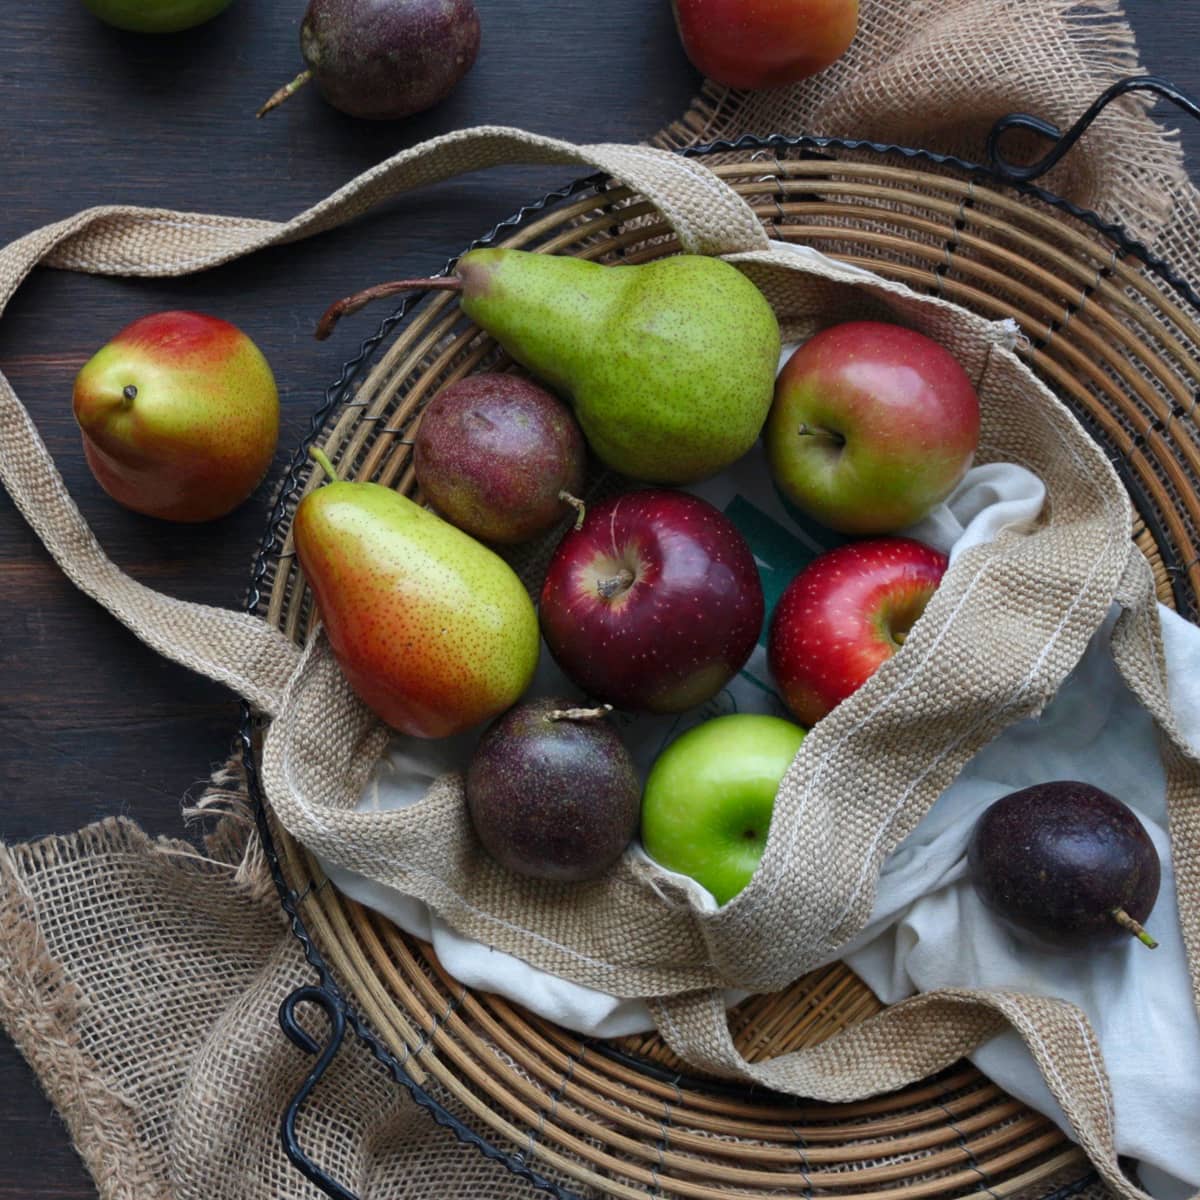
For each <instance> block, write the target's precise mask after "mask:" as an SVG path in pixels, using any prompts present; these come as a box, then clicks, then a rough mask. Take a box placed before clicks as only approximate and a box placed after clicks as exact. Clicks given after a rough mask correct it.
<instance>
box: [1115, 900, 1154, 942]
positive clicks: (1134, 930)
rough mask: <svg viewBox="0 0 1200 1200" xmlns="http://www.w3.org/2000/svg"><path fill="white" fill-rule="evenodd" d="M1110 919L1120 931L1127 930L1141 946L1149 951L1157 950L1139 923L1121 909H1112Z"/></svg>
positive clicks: (1152, 939)
mask: <svg viewBox="0 0 1200 1200" xmlns="http://www.w3.org/2000/svg"><path fill="white" fill-rule="evenodd" d="M1112 918H1113V920H1114V921H1116V923H1117V924H1118V925H1120V926H1121V928H1122V929H1127V930H1128V931H1129V932H1130V933H1131V934H1133V936H1134V937H1135V938H1137V940H1138V941H1139V942H1141V943H1142V945H1143V946H1149V947H1150V949H1151V950H1157V949H1158V943H1157V942H1156V941H1155V940H1154V938H1152V937H1151V936H1150V935H1149V934H1148V933H1147V932H1146V930H1145V929H1144V928H1143V927H1142V925H1141V923H1140V922H1138V921H1135V920H1134V919H1133V918H1132V917H1131V916H1130V915H1129V914H1128V913H1127V912H1126V911H1125V910H1124V909H1123V908H1114V909H1113V910H1112Z"/></svg>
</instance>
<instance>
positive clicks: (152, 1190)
mask: <svg viewBox="0 0 1200 1200" xmlns="http://www.w3.org/2000/svg"><path fill="white" fill-rule="evenodd" d="M180 851H183V852H186V853H188V854H189V855H194V853H195V852H194V850H192V848H191V847H190V846H187V845H186V844H185V843H179V842H170V841H165V840H164V841H162V842H158V843H155V842H152V840H151V839H150V838H148V837H147V836H146V835H145V834H144V833H143V832H142V831H141V830H140V829H139V828H138V827H137V826H136V825H134V824H133V823H132V822H130V821H126V820H123V819H121V818H117V817H113V818H109V819H107V820H105V821H101V822H99V823H98V824H95V825H89V826H87V827H86V828H84V829H81V830H80V831H79V832H78V833H74V834H70V835H67V836H64V837H52V838H45V839H43V840H42V841H39V842H34V843H31V844H29V845H26V846H22V847H20V848H17V849H10V848H9V847H7V846H4V845H0V1025H3V1027H4V1029H5V1030H6V1031H7V1033H8V1035H9V1037H11V1038H12V1040H13V1042H14V1044H15V1045H16V1047H17V1049H18V1050H19V1051H20V1052H21V1054H22V1056H23V1057H24V1058H25V1061H26V1062H28V1063H29V1066H30V1067H31V1068H32V1070H33V1072H34V1074H35V1075H36V1076H37V1077H38V1079H39V1081H40V1082H41V1086H42V1089H43V1091H44V1092H45V1093H46V1096H47V1098H48V1099H49V1100H50V1103H51V1104H53V1105H54V1107H55V1108H56V1109H57V1111H58V1113H59V1115H60V1116H61V1117H62V1119H63V1121H64V1122H65V1124H66V1126H67V1130H68V1132H69V1133H70V1135H71V1141H72V1142H73V1143H74V1145H75V1148H76V1150H77V1151H78V1152H79V1155H80V1157H81V1158H82V1159H83V1161H84V1164H85V1165H86V1166H87V1169H88V1170H89V1172H91V1175H92V1177H93V1179H94V1180H95V1181H96V1185H97V1187H98V1188H99V1190H100V1192H101V1193H102V1195H104V1196H105V1197H106V1200H171V1195H170V1192H169V1191H168V1190H166V1189H165V1188H164V1187H163V1186H162V1184H161V1181H160V1180H159V1179H158V1178H156V1176H155V1174H154V1172H153V1171H152V1170H151V1169H150V1168H149V1167H148V1165H147V1164H146V1163H145V1162H144V1161H143V1158H142V1155H141V1153H140V1151H139V1149H138V1141H137V1137H136V1135H135V1132H134V1115H133V1113H132V1112H131V1111H130V1110H129V1108H128V1106H127V1105H126V1104H125V1103H124V1101H123V1100H122V1099H121V1098H120V1097H119V1096H116V1095H114V1094H113V1093H112V1091H110V1090H109V1088H108V1087H107V1086H106V1085H105V1084H104V1082H103V1074H102V1072H101V1071H100V1068H99V1066H98V1065H97V1063H96V1062H95V1061H94V1060H93V1059H92V1058H91V1056H90V1055H88V1054H87V1053H85V1052H84V1050H83V1049H82V1048H81V1046H80V1042H79V1032H78V1029H79V1020H78V1017H79V1013H80V1011H81V1009H82V1007H83V1006H84V1004H85V1003H86V1002H85V1000H84V999H83V997H82V996H81V995H80V994H79V990H78V989H77V988H76V986H75V984H74V983H73V982H72V981H71V979H70V978H68V976H67V974H66V972H65V971H64V970H63V968H62V967H61V966H60V965H59V964H58V963H56V962H55V961H54V959H53V958H52V957H51V955H50V952H49V949H48V948H47V946H46V942H45V939H44V937H43V936H42V931H41V927H40V925H39V921H38V914H37V911H36V905H35V903H34V901H33V899H32V897H31V896H30V895H29V893H28V891H27V890H26V888H25V886H24V884H23V882H22V880H23V876H24V870H25V868H27V867H29V866H38V865H44V864H46V863H47V862H49V863H56V862H59V861H71V860H75V859H79V858H81V857H84V856H89V855H94V854H105V853H133V854H146V853H154V852H162V853H178V852H180Z"/></svg>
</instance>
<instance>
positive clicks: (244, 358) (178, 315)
mask: <svg viewBox="0 0 1200 1200" xmlns="http://www.w3.org/2000/svg"><path fill="white" fill-rule="evenodd" d="M73 408H74V412H75V419H76V421H78V423H79V427H80V430H81V431H82V433H83V447H84V453H85V454H86V456H87V461H88V465H89V466H90V467H91V468H92V472H93V473H94V474H95V476H96V479H97V480H98V481H99V483H100V486H101V487H103V488H104V490H105V491H106V492H107V493H108V494H109V495H110V496H111V497H112V498H113V499H114V500H116V501H118V502H119V503H121V504H123V505H125V507H126V508H131V509H133V510H134V511H135V512H140V513H146V514H148V515H149V516H152V517H162V518H165V519H166V520H171V521H189V522H194V521H209V520H212V519H214V518H216V517H222V516H224V515H225V514H226V513H228V512H230V511H231V510H233V509H234V508H236V507H237V506H238V505H239V504H241V503H242V501H243V500H245V499H246V498H247V497H248V496H249V495H250V493H251V492H253V491H254V489H255V488H256V487H257V486H258V484H259V482H260V481H261V480H262V478H263V476H264V475H265V474H266V472H267V468H268V467H269V466H270V465H271V459H272V457H273V456H274V454H275V445H276V442H277V440H278V437H279V394H278V391H277V390H276V387H275V378H274V376H273V375H272V374H271V368H270V366H269V365H268V364H267V360H266V359H265V358H264V357H263V355H262V352H261V351H260V350H259V349H258V347H257V346H256V345H255V344H254V343H253V342H252V341H251V340H250V339H249V338H248V337H247V336H246V335H245V334H244V333H243V332H242V331H241V330H240V329H238V328H237V327H236V326H234V325H231V324H229V322H228V321H222V320H220V319H219V318H217V317H209V316H205V315H203V314H202V313H194V312H160V313H154V314H152V315H151V316H147V317H142V318H141V319H140V320H138V321H134V322H133V324H132V325H128V326H126V328H124V329H122V330H121V332H120V333H118V334H117V335H116V337H114V338H113V340H112V341H111V342H109V343H108V344H107V345H106V346H104V347H102V348H101V349H100V350H98V351H97V352H96V354H95V355H93V357H92V358H91V359H90V360H89V361H88V362H87V363H86V364H85V365H84V367H83V369H82V370H81V371H80V372H79V374H78V375H77V376H76V378H75V388H74V396H73Z"/></svg>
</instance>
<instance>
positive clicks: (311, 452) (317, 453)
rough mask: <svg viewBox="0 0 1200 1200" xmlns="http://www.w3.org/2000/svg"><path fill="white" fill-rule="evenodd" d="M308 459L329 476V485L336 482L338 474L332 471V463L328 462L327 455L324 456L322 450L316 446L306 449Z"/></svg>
mask: <svg viewBox="0 0 1200 1200" xmlns="http://www.w3.org/2000/svg"><path fill="white" fill-rule="evenodd" d="M308 457H309V458H311V459H312V460H313V462H315V463H316V464H317V466H318V467H320V468H321V470H322V471H324V472H325V474H326V475H328V476H329V482H330V483H337V482H338V473H337V471H336V470H335V469H334V466H333V463H331V462H330V461H329V455H328V454H326V453H325V451H324V450H321V449H319V448H318V447H316V446H310V447H309V449H308Z"/></svg>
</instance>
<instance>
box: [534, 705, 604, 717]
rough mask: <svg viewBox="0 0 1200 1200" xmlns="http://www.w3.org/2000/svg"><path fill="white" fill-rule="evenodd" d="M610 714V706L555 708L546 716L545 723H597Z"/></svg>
mask: <svg viewBox="0 0 1200 1200" xmlns="http://www.w3.org/2000/svg"><path fill="white" fill-rule="evenodd" d="M610 712H612V705H611V704H602V705H600V707H599V708H556V709H555V710H554V711H553V712H548V713H547V714H546V720H547V721H599V720H601V719H603V718H604V717H607V716H608V714H609V713H610Z"/></svg>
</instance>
